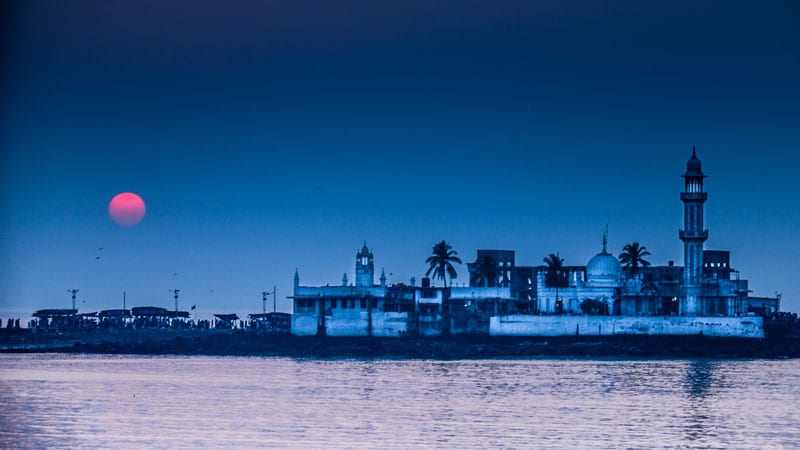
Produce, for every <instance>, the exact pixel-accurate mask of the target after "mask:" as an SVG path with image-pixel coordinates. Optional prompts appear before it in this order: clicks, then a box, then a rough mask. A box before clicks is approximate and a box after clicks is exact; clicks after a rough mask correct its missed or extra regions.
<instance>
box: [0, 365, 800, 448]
mask: <svg viewBox="0 0 800 450" xmlns="http://www.w3.org/2000/svg"><path fill="white" fill-rule="evenodd" d="M0 363H1V364H2V365H1V366H0V387H2V393H3V395H2V396H0V447H6V448H7V447H11V448H13V447H27V448H31V447H32V448H42V447H50V448H53V447H59V448H70V449H77V448H97V447H104V448H108V447H114V448H164V447H198V446H203V447H234V448H242V447H277V448H298V447H303V448H354V447H365V448H409V447H446V448H453V447H455V448H564V447H569V448H631V447H633V448H652V447H699V448H716V447H727V448H780V447H785V448H791V447H798V446H800V425H799V423H800V406H798V405H799V404H800V361H798V360H783V361H715V360H667V361H662V360H658V361H640V360H612V361H606V360H603V361H597V360H594V361H593V360H577V361H574V360H483V361H421V360H378V361H370V360H333V361H331V360H327V361H319V360H292V359H284V358H213V357H130V356H122V357H118V356H85V355H0Z"/></svg>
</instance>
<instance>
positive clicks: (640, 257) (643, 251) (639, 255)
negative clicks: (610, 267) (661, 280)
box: [619, 242, 650, 275]
mask: <svg viewBox="0 0 800 450" xmlns="http://www.w3.org/2000/svg"><path fill="white" fill-rule="evenodd" d="M645 256H650V252H648V251H647V247H645V246H644V245H641V246H640V245H639V243H638V242H632V243H630V244H625V247H623V248H622V253H620V254H619V262H620V263H622V264H624V266H625V269H626V270H627V271H628V272H630V273H632V274H633V275H636V274H637V273H639V267H648V266H650V261H647V260H646V259H644V257H645Z"/></svg>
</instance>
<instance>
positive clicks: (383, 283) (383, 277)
mask: <svg viewBox="0 0 800 450" xmlns="http://www.w3.org/2000/svg"><path fill="white" fill-rule="evenodd" d="M380 280H381V287H382V288H385V287H386V272H384V271H383V269H381V278H380Z"/></svg>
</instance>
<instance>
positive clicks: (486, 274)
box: [471, 255, 498, 287]
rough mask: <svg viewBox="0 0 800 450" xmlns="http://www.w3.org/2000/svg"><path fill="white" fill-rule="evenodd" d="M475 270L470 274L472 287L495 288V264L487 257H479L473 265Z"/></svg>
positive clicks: (496, 275)
mask: <svg viewBox="0 0 800 450" xmlns="http://www.w3.org/2000/svg"><path fill="white" fill-rule="evenodd" d="M474 267H475V269H474V272H473V273H472V283H471V284H472V285H473V286H479V287H495V286H497V278H498V272H497V263H496V262H495V261H494V258H492V257H491V256H489V255H481V256H480V257H479V258H478V259H477V260H476V261H475V265H474Z"/></svg>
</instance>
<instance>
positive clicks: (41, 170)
mask: <svg viewBox="0 0 800 450" xmlns="http://www.w3.org/2000/svg"><path fill="white" fill-rule="evenodd" d="M2 8H3V9H4V11H3V13H2V17H3V18H2V19H1V20H2V21H3V23H2V27H0V28H2V31H0V32H1V33H3V37H2V55H1V57H2V66H3V67H4V69H3V71H2V75H0V89H1V90H2V92H0V128H1V129H0V146H1V148H2V154H1V155H0V175H1V176H0V180H2V181H0V189H1V193H0V195H1V197H0V209H1V210H2V214H0V233H1V236H2V239H0V289H2V297H0V318H5V317H11V316H14V317H22V318H29V317H30V314H31V313H32V312H33V311H34V310H36V309H40V308H68V307H70V305H71V300H70V294H69V293H68V292H67V290H68V289H79V290H80V291H79V293H78V307H79V309H80V311H81V312H88V311H97V310H100V309H107V308H119V307H122V299H123V292H124V293H125V297H126V299H127V303H126V305H127V307H131V306H145V305H152V306H162V307H166V308H170V309H171V308H173V307H174V303H173V299H172V294H171V293H170V292H169V290H170V289H180V292H181V296H180V308H181V309H184V310H185V309H188V308H189V306H190V305H196V306H197V313H198V317H210V315H211V314H212V313H228V312H236V313H239V314H240V315H244V314H247V313H256V312H261V308H262V302H261V299H262V296H261V292H263V291H271V290H272V288H273V286H275V289H276V292H277V300H276V306H277V309H278V310H279V311H291V303H290V301H289V300H288V299H287V298H286V297H287V296H290V295H291V287H292V277H293V274H294V271H295V269H297V270H298V271H299V274H300V278H301V283H302V284H304V285H325V284H338V283H340V282H341V279H342V274H343V273H345V272H346V273H348V278H349V279H351V280H353V279H354V277H353V271H354V264H355V254H356V252H357V251H358V250H359V249H360V247H361V245H362V244H363V243H364V241H366V242H367V245H368V246H369V247H370V248H371V249H372V250H373V251H374V253H375V264H376V268H377V272H378V273H380V270H381V269H385V272H386V274H387V277H388V279H389V283H396V282H406V283H407V282H408V281H409V279H410V278H411V277H416V278H417V280H419V279H420V278H421V277H422V276H423V275H424V273H425V271H426V269H427V267H426V265H425V259H426V258H427V257H428V256H429V255H430V253H431V249H432V247H433V245H434V244H435V243H436V242H438V241H440V240H442V239H445V240H447V242H449V243H451V244H452V245H453V248H454V249H455V250H456V251H458V253H459V255H460V256H461V257H462V259H464V260H465V262H467V261H473V260H474V259H475V254H476V250H477V249H479V248H496V249H510V250H515V251H516V263H517V265H539V264H541V263H542V259H543V258H544V256H546V255H547V254H549V253H551V252H559V254H560V255H561V256H562V257H563V258H564V259H565V263H566V264H569V265H583V264H586V262H587V261H588V260H589V259H590V258H591V257H592V256H593V255H594V254H596V253H597V252H599V251H600V249H601V239H602V234H603V231H604V229H605V227H606V225H608V230H609V250H611V251H612V252H613V253H614V254H619V251H620V249H621V248H622V247H623V246H624V245H625V244H626V243H629V242H633V241H639V242H641V243H642V245H645V246H646V247H647V249H648V250H649V251H650V252H651V254H652V255H651V257H650V261H651V262H652V263H653V264H667V262H668V261H670V260H674V261H676V263H677V264H679V265H680V264H682V260H683V256H682V243H681V241H680V240H679V239H678V229H679V228H680V227H681V224H682V222H681V220H682V204H681V202H680V191H681V190H682V188H683V185H682V179H681V178H680V175H681V174H683V172H684V170H685V164H686V161H687V159H688V158H689V157H690V156H691V150H692V146H696V148H697V155H698V157H699V158H700V159H701V160H702V162H703V170H704V172H705V173H706V175H708V178H707V179H706V185H705V187H706V191H707V192H708V193H709V196H708V201H707V203H706V225H707V227H708V228H709V230H710V237H709V240H708V241H707V242H706V248H707V249H723V250H730V251H731V264H732V266H733V267H734V268H735V269H737V270H739V272H740V274H741V277H742V278H744V279H748V280H750V288H751V289H752V291H753V292H752V295H769V296H773V295H774V294H775V293H776V292H780V293H782V294H783V309H784V310H790V311H795V312H798V311H800V281H798V277H797V275H796V273H797V255H798V254H800V233H798V231H799V230H800V227H799V225H800V209H799V208H798V206H800V202H799V201H798V197H797V195H798V192H800V190H798V188H797V185H796V174H797V171H798V166H799V164H798V163H800V156H798V153H797V151H798V149H800V108H798V105H800V81H798V80H800V27H798V26H797V24H798V23H800V6H799V5H798V4H797V3H796V2H791V1H786V2H774V1H773V2H771V1H766V2H758V4H757V5H756V4H755V3H752V2H736V1H724V2H722V1H720V2H696V1H680V0H678V1H673V2H639V1H620V2H600V1H598V2H592V1H553V2H530V1H491V2H489V1H469V0H467V1H459V2H451V1H430V0H426V1H415V0H403V1H398V2H392V1H386V2H384V1H381V2H374V1H355V0H343V1H338V2H327V1H312V0H300V1H293V2H281V1H237V2H212V1H204V0H198V1H193V2H175V1H168V0H157V1H155V0H154V1H148V0H144V1H140V2H129V1H121V0H103V1H99V0H86V1H82V2H77V3H75V2H69V3H66V2H49V1H37V0H34V1H24V2H23V1H17V2H15V1H10V2H4V3H3V6H2ZM126 191H131V192H135V193H137V194H139V195H140V196H141V197H142V198H143V199H144V201H145V202H146V204H147V214H146V215H145V217H144V220H143V221H142V222H141V223H140V224H139V225H137V226H133V227H121V226H119V225H117V224H116V223H114V222H113V221H112V220H111V219H110V218H109V216H108V211H107V207H108V203H109V201H110V200H111V198H112V197H114V195H116V194H118V193H120V192H126ZM98 257H99V258H98ZM457 269H458V271H459V276H458V278H457V279H456V280H455V283H466V282H468V277H467V276H466V267H465V266H459V267H457ZM376 279H377V274H376ZM269 305H270V306H269V308H271V307H272V305H271V299H270V303H269Z"/></svg>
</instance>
